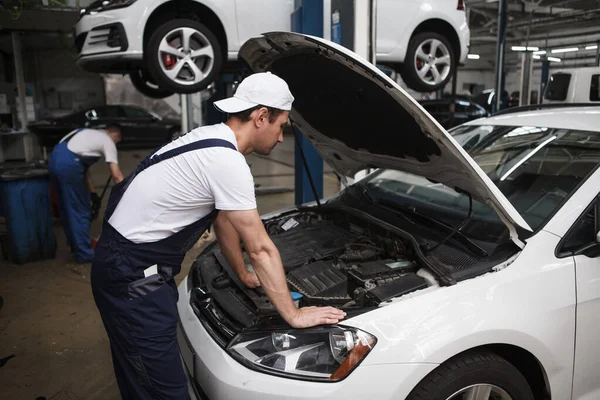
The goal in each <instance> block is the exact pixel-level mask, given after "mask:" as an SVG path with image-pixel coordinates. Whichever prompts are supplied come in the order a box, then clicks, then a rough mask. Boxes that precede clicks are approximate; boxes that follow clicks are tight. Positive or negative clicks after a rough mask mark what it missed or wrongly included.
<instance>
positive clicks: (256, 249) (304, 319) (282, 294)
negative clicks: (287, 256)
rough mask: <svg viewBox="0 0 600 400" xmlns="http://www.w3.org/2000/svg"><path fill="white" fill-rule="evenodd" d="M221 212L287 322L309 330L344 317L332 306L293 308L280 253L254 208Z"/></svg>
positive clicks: (264, 287)
mask: <svg viewBox="0 0 600 400" xmlns="http://www.w3.org/2000/svg"><path fill="white" fill-rule="evenodd" d="M221 213H222V214H223V216H224V217H227V219H228V220H229V222H230V223H231V225H232V226H233V228H234V229H235V230H236V232H237V233H238V234H239V236H240V237H241V239H242V241H243V242H244V246H245V248H246V251H247V252H248V254H249V255H250V261H251V262H252V266H253V267H254V271H256V274H257V275H258V279H260V282H261V284H262V287H263V289H264V290H265V293H266V294H267V296H269V299H270V300H271V302H272V303H273V305H274V306H275V308H276V309H277V311H278V312H279V314H281V316H282V317H283V319H285V320H286V322H287V323H289V324H290V325H291V326H293V327H295V328H308V327H311V326H315V325H321V324H335V323H337V322H338V321H339V320H341V319H342V318H344V316H345V315H346V313H344V312H343V311H341V310H338V309H336V308H333V307H304V308H296V306H295V305H294V302H293V301H292V298H291V295H290V291H289V290H288V287H287V282H286V279H285V273H284V271H283V265H282V263H281V257H280V255H279V251H277V248H276V247H275V245H274V244H273V241H272V240H271V238H270V237H269V235H267V232H266V231H265V228H264V226H263V224H262V221H261V219H260V216H259V215H258V212H257V211H256V209H254V210H246V211H220V213H219V214H221Z"/></svg>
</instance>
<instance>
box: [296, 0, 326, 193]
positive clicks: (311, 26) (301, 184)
mask: <svg viewBox="0 0 600 400" xmlns="http://www.w3.org/2000/svg"><path fill="white" fill-rule="evenodd" d="M323 10H324V4H323V0H310V1H309V0H304V1H303V0H295V1H294V11H293V12H292V15H291V27H292V31H293V32H299V33H304V34H308V35H313V36H318V37H323V25H324V24H323V19H324V18H323ZM294 135H295V136H296V137H295V139H296V146H295V149H294V191H295V202H296V205H300V204H302V203H306V202H309V201H315V200H317V199H316V198H315V195H314V192H316V193H317V197H319V198H322V197H323V159H322V158H321V156H320V155H319V153H318V152H317V151H316V150H315V148H314V147H313V146H312V145H311V143H310V141H309V140H308V139H307V138H306V137H305V136H304V135H303V134H302V132H300V130H299V129H296V128H294ZM304 165H306V168H304V167H303V166H304ZM307 170H308V171H307ZM308 174H310V176H311V177H312V183H313V184H314V186H313V185H311V181H310V179H309V177H308ZM313 189H314V190H313Z"/></svg>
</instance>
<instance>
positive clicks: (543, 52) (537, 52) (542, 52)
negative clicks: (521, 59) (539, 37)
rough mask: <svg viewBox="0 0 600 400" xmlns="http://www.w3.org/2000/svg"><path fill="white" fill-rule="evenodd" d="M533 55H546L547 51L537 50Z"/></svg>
mask: <svg viewBox="0 0 600 400" xmlns="http://www.w3.org/2000/svg"><path fill="white" fill-rule="evenodd" d="M533 54H546V50H537V51H534V52H533Z"/></svg>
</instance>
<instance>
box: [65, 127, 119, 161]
mask: <svg viewBox="0 0 600 400" xmlns="http://www.w3.org/2000/svg"><path fill="white" fill-rule="evenodd" d="M67 148H68V149H69V150H71V151H72V152H73V153H75V154H77V155H79V156H83V157H85V156H88V157H102V156H104V159H105V160H106V162H107V163H115V164H118V163H119V161H118V160H117V146H116V145H115V142H113V141H112V139H111V138H110V136H108V135H107V134H106V132H104V131H99V130H96V129H84V130H82V131H79V132H77V133H76V134H75V135H73V137H72V138H71V139H70V140H69V142H68V143H67Z"/></svg>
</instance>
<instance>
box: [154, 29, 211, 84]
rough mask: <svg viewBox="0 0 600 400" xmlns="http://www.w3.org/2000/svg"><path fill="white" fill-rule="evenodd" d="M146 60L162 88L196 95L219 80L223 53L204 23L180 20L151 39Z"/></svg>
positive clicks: (156, 33)
mask: <svg viewBox="0 0 600 400" xmlns="http://www.w3.org/2000/svg"><path fill="white" fill-rule="evenodd" d="M145 59H146V62H147V64H148V68H149V70H150V73H151V74H152V76H153V77H154V78H155V79H156V81H157V83H158V85H159V86H160V87H161V88H163V89H166V90H170V91H172V92H175V93H196V92H199V91H201V90H203V89H205V88H206V87H207V86H208V85H210V84H211V83H212V82H213V81H214V80H215V78H216V76H217V74H218V73H219V71H220V69H221V65H222V64H223V53H222V51H221V46H220V45H219V41H218V40H217V38H216V36H215V35H214V34H213V33H212V32H211V31H210V30H209V29H208V28H207V27H206V26H204V25H203V24H201V23H200V22H198V21H193V20H190V19H176V20H172V21H169V22H166V23H164V24H163V25H161V26H159V27H158V28H157V29H156V31H154V33H153V34H152V36H151V37H150V40H149V42H148V46H147V48H146V50H145Z"/></svg>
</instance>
